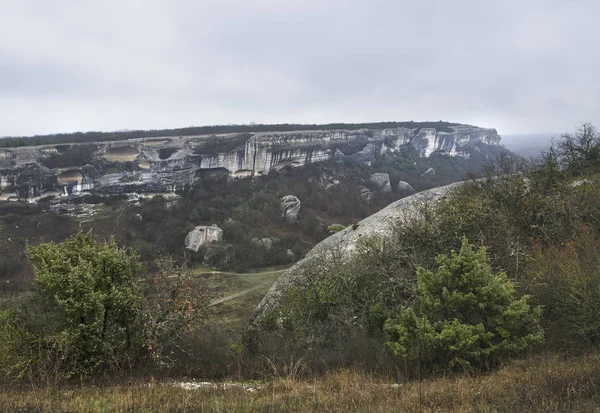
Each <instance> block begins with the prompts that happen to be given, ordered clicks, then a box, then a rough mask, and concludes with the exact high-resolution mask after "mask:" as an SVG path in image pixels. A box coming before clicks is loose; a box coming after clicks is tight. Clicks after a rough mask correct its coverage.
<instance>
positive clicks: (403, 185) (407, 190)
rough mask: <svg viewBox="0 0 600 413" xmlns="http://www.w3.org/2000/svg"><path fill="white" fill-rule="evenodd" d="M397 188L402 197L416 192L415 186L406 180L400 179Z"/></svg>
mask: <svg viewBox="0 0 600 413" xmlns="http://www.w3.org/2000/svg"><path fill="white" fill-rule="evenodd" d="M396 189H397V190H398V194H399V195H400V196H401V197H405V196H409V195H412V194H414V193H415V188H413V187H412V185H411V184H409V183H408V182H405V181H398V185H397V186H396Z"/></svg>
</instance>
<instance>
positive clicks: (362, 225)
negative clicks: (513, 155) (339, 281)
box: [255, 182, 464, 322]
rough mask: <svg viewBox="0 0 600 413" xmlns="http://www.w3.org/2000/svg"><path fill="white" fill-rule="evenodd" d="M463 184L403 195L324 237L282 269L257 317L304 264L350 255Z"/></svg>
mask: <svg viewBox="0 0 600 413" xmlns="http://www.w3.org/2000/svg"><path fill="white" fill-rule="evenodd" d="M463 184H464V182H457V183H454V184H450V185H447V186H443V187H440V188H434V189H430V190H427V191H423V192H419V193H417V194H414V195H411V196H408V197H406V198H402V199H400V200H398V201H396V202H393V203H391V204H390V205H388V206H387V207H386V208H384V209H382V210H381V211H379V212H377V213H375V214H373V215H371V216H369V217H367V218H365V219H363V220H362V221H360V222H359V223H358V224H357V225H353V226H349V227H348V228H346V229H344V230H342V231H339V232H336V233H335V234H333V235H331V236H329V237H328V238H326V239H324V240H323V241H321V242H320V243H318V244H317V245H316V246H315V247H314V248H313V249H312V250H311V251H309V252H308V254H306V256H305V257H304V258H303V259H302V260H300V261H298V262H297V263H296V264H295V265H294V266H292V267H291V268H290V269H288V270H287V271H286V272H285V273H283V274H282V275H281V276H280V277H279V279H278V280H277V281H276V282H275V284H273V286H272V287H271V289H270V290H269V292H268V293H267V295H265V297H264V298H263V299H262V301H261V302H260V303H259V305H258V307H257V310H256V318H255V321H256V322H258V321H260V320H261V318H262V315H263V314H264V313H265V311H267V310H269V309H272V308H276V307H277V305H278V302H279V298H280V297H281V295H282V293H283V292H284V291H285V290H286V289H287V288H289V287H290V286H292V285H293V284H294V281H295V279H296V278H297V277H298V276H299V274H300V271H299V269H300V267H301V266H303V265H305V264H307V263H310V262H311V261H312V260H315V259H317V258H318V257H319V256H323V255H326V254H327V253H333V252H335V254H341V257H344V256H346V257H348V256H349V255H350V254H352V252H353V251H354V250H355V248H356V246H357V245H358V241H359V240H360V239H364V238H368V237H387V236H390V235H391V233H392V230H393V228H394V224H397V223H398V222H401V221H403V220H413V219H415V218H417V217H418V216H419V211H420V206H421V205H423V204H424V203H427V202H436V201H438V200H439V199H441V198H443V197H444V196H445V195H446V194H448V193H449V192H450V191H453V190H455V189H456V188H459V187H461V186H462V185H463Z"/></svg>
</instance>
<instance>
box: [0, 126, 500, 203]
mask: <svg viewBox="0 0 600 413" xmlns="http://www.w3.org/2000/svg"><path fill="white" fill-rule="evenodd" d="M451 130H452V131H451V132H441V131H436V129H432V128H418V129H407V128H402V127H399V128H386V129H358V130H327V131H319V130H313V131H297V132H264V133H246V134H222V135H201V136H183V137H164V138H139V139H129V140H121V141H108V142H98V143H77V144H61V145H42V146H24V147H14V148H2V149H0V201H27V202H37V201H39V200H41V199H44V198H46V199H52V198H56V199H61V198H63V197H67V198H68V197H72V196H84V195H92V194H93V195H100V196H109V195H118V194H139V195H140V196H152V195H155V194H173V193H174V192H175V191H176V190H179V189H183V188H185V187H186V186H189V185H193V184H194V183H195V182H196V181H198V180H199V179H202V177H203V176H204V174H206V173H209V174H211V173H219V174H221V173H222V174H226V175H228V176H229V177H231V178H232V179H235V178H244V177H250V176H258V175H263V174H267V173H269V172H270V171H272V170H279V169H281V168H284V167H286V166H292V167H294V166H301V165H305V164H308V163H312V162H319V161H326V160H335V161H341V160H343V159H350V160H355V161H359V162H364V163H367V164H370V163H371V162H372V160H373V159H374V157H375V155H376V154H378V153H379V154H384V153H388V154H393V153H396V152H398V151H400V150H402V148H405V147H408V146H412V147H413V148H414V149H415V150H416V151H417V153H418V154H419V155H420V156H421V157H429V156H432V155H433V154H435V153H440V154H445V155H449V156H462V157H468V156H469V151H470V150H472V149H473V148H477V147H478V145H481V144H484V145H499V142H500V137H499V136H498V133H497V132H496V130H495V129H484V128H479V127H475V126H467V125H459V126H452V127H451ZM81 145H87V147H88V148H90V156H89V157H88V158H86V160H85V161H82V162H77V161H73V162H71V163H70V164H69V163H68V162H67V164H65V163H64V162H62V164H61V165H60V167H52V164H51V163H49V162H48V160H53V159H61V157H63V158H64V156H65V153H66V152H67V153H68V151H72V150H78V149H81V148H83V146H81ZM74 159H77V158H74ZM82 163H83V164H82ZM367 195H368V194H365V196H367Z"/></svg>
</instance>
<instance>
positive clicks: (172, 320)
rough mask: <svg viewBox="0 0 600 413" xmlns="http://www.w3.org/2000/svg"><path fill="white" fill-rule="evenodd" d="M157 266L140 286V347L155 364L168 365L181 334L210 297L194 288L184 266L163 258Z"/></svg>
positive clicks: (201, 311) (190, 273)
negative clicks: (142, 304)
mask: <svg viewBox="0 0 600 413" xmlns="http://www.w3.org/2000/svg"><path fill="white" fill-rule="evenodd" d="M158 267H159V270H158V271H157V272H155V273H152V274H148V275H147V277H146V280H145V281H146V282H145V283H144V285H143V296H144V299H145V300H144V301H145V303H144V306H143V307H142V309H141V318H142V326H143V327H142V329H143V331H142V333H141V341H142V342H141V345H142V348H143V350H144V351H145V352H146V353H147V354H148V355H150V357H151V358H152V359H153V360H154V361H156V362H158V363H159V364H160V365H169V364H170V363H172V361H173V356H174V354H175V350H176V348H177V344H178V342H179V341H180V340H181V338H182V335H183V334H185V333H187V332H189V331H190V329H191V328H192V327H193V326H194V325H195V323H196V321H198V320H199V319H200V318H201V316H203V315H204V314H205V312H206V309H207V306H208V304H209V302H210V298H211V296H210V294H208V293H207V292H206V291H204V290H202V289H199V288H195V287H194V285H193V282H192V281H193V280H192V277H193V275H192V272H191V271H190V269H189V268H188V267H187V266H185V265H183V266H177V265H176V264H175V262H174V261H173V260H172V259H170V258H165V259H161V260H159V262H158Z"/></svg>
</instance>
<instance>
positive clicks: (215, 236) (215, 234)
mask: <svg viewBox="0 0 600 413" xmlns="http://www.w3.org/2000/svg"><path fill="white" fill-rule="evenodd" d="M221 241H223V230H222V229H221V228H219V227H218V226H216V225H212V226H210V227H209V226H205V225H199V226H197V227H196V228H194V229H193V230H192V231H190V232H189V233H188V234H187V236H186V237H185V247H186V248H187V249H188V250H192V251H195V252H198V250H199V249H200V247H202V246H204V245H208V244H210V243H212V242H221Z"/></svg>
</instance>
